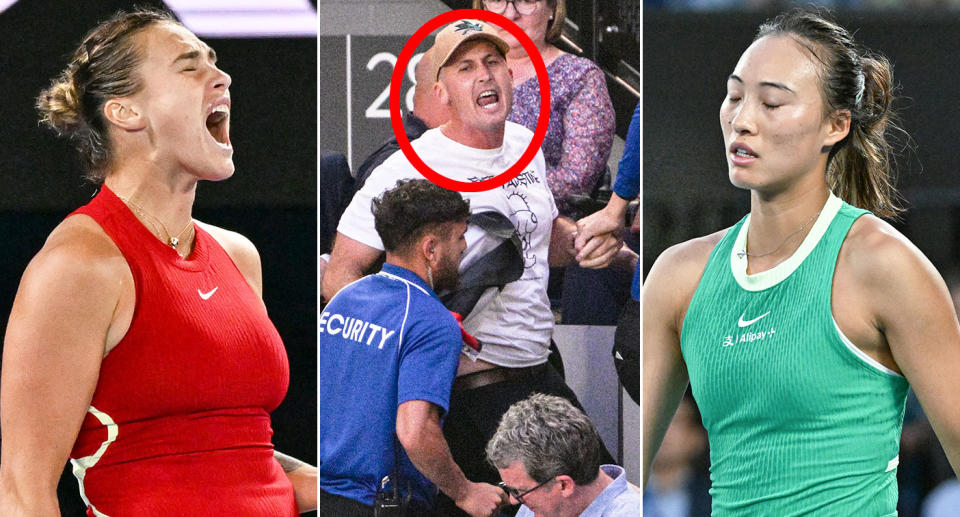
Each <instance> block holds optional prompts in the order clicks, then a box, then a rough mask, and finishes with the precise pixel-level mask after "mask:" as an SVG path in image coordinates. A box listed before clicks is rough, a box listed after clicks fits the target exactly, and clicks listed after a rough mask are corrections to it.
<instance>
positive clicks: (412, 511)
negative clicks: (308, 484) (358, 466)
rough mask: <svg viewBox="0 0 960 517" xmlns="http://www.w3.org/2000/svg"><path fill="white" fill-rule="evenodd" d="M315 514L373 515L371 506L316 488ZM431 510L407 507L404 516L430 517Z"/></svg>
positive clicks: (341, 516)
mask: <svg viewBox="0 0 960 517" xmlns="http://www.w3.org/2000/svg"><path fill="white" fill-rule="evenodd" d="M317 492H318V493H317V495H318V496H319V497H318V498H317V515H318V516H321V517H373V516H374V511H373V507H372V506H367V505H365V504H363V503H361V502H358V501H354V500H353V499H350V498H347V497H341V496H339V495H334V494H328V493H327V492H324V491H323V490H318V491H317ZM430 515H431V512H428V511H425V510H423V509H419V508H407V512H406V513H405V514H404V516H405V517H430Z"/></svg>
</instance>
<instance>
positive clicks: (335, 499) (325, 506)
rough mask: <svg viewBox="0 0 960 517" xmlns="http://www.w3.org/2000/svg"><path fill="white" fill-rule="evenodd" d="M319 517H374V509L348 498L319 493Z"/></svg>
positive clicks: (321, 491) (319, 491) (320, 491)
mask: <svg viewBox="0 0 960 517" xmlns="http://www.w3.org/2000/svg"><path fill="white" fill-rule="evenodd" d="M317 496H318V497H317V515H329V516H331V517H333V516H336V517H373V507H372V506H367V505H365V504H363V503H361V502H359V501H354V500H353V499H349V498H347V497H341V496H339V495H334V494H328V493H326V492H324V491H323V490H318V491H317Z"/></svg>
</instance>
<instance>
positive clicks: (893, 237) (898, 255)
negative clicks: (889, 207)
mask: <svg viewBox="0 0 960 517" xmlns="http://www.w3.org/2000/svg"><path fill="white" fill-rule="evenodd" d="M837 262H838V267H839V268H842V270H843V271H844V272H847V273H849V274H851V275H853V276H854V278H855V279H856V280H857V281H858V282H859V283H861V285H863V286H864V287H868V288H869V287H871V286H873V287H877V286H881V287H882V286H890V285H892V284H896V283H897V282H898V280H903V281H910V280H911V279H916V278H918V276H926V275H931V274H932V275H935V276H936V277H937V278H939V274H938V273H937V272H936V270H935V269H934V267H933V265H932V264H931V263H930V261H929V260H928V259H927V258H926V257H925V256H924V255H923V252H921V251H920V250H919V249H918V248H917V247H916V246H915V245H914V244H913V243H912V242H910V240H909V239H907V238H906V237H905V236H904V235H903V234H902V233H900V232H899V231H897V229H896V228H894V227H893V226H892V225H890V223H887V222H886V221H884V220H882V219H880V218H879V217H876V216H874V215H871V214H867V215H864V216H861V217H860V218H858V219H857V220H856V221H854V223H853V226H851V227H850V231H849V232H847V236H846V239H844V241H843V246H842V247H841V248H840V256H839V257H838V259H837Z"/></svg>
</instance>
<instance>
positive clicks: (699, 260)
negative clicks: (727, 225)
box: [643, 229, 727, 330]
mask: <svg viewBox="0 0 960 517" xmlns="http://www.w3.org/2000/svg"><path fill="white" fill-rule="evenodd" d="M726 232H727V230H726V229H725V230H720V231H718V232H715V233H711V234H709V235H705V236H703V237H697V238H695V239H690V240H688V241H684V242H681V243H680V244H675V245H673V246H671V247H669V248H667V249H666V250H665V251H664V252H663V253H661V254H660V256H659V257H657V260H656V261H655V262H654V264H653V267H652V268H651V269H650V273H649V274H648V275H647V279H646V281H645V282H644V289H643V290H644V294H643V299H644V317H645V318H646V317H647V315H650V316H653V317H655V318H659V319H666V320H668V321H667V323H669V324H670V325H671V326H675V327H676V329H677V330H679V328H680V327H681V325H682V322H683V317H684V315H685V314H686V310H687V307H688V306H689V305H690V300H691V299H692V298H693V293H694V292H695V291H696V290H697V285H699V284H700V277H702V276H703V271H704V269H706V266H707V261H708V260H709V258H710V254H711V253H712V252H713V249H714V248H715V247H716V246H717V243H719V242H720V239H722V238H723V236H724V235H725V234H726Z"/></svg>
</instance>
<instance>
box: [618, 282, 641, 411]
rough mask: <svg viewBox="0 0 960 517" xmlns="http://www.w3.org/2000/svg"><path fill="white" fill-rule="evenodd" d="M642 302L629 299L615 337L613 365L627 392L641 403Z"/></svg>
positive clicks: (635, 400)
mask: <svg viewBox="0 0 960 517" xmlns="http://www.w3.org/2000/svg"><path fill="white" fill-rule="evenodd" d="M640 313H641V307H640V302H638V301H636V300H634V299H633V298H631V299H629V300H627V302H626V305H625V306H624V308H623V312H622V313H621V314H620V320H619V322H618V323H617V331H616V334H614V338H613V365H614V366H615V367H616V368H617V377H619V378H620V383H621V384H623V388H624V389H625V390H627V394H629V395H630V397H631V398H632V399H633V400H634V402H636V403H637V404H639V403H640V385H641V383H642V381H641V379H640V362H641V361H642V354H641V353H640V336H641V334H642V333H643V329H642V328H641V326H640V317H641V314H640Z"/></svg>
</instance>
